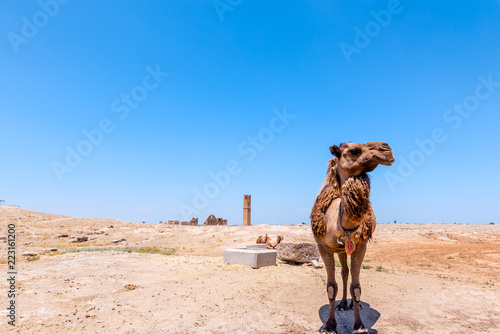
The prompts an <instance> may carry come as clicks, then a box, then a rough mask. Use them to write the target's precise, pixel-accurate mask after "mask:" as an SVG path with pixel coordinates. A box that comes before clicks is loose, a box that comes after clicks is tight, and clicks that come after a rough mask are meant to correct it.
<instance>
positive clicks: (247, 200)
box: [243, 195, 252, 226]
mask: <svg viewBox="0 0 500 334" xmlns="http://www.w3.org/2000/svg"><path fill="white" fill-rule="evenodd" d="M251 207H252V196H251V195H243V226H250V225H252V223H251V220H252V219H251V215H252V213H251Z"/></svg>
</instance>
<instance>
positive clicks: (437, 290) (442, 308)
mask: <svg viewBox="0 0 500 334" xmlns="http://www.w3.org/2000/svg"><path fill="white" fill-rule="evenodd" d="M0 222H1V225H0V226H1V235H0V236H5V235H6V234H7V225H8V224H9V223H15V224H16V230H17V240H16V241H17V249H16V252H17V262H16V266H17V268H16V269H17V271H18V276H17V290H18V291H17V292H18V294H17V297H16V301H17V315H18V318H17V320H16V326H15V327H12V326H10V325H8V324H7V317H6V315H7V311H6V307H7V305H8V304H7V303H8V298H7V291H8V286H7V282H6V280H5V279H4V280H2V281H1V284H0V291H1V292H0V295H1V297H0V302H1V305H2V306H1V308H0V309H1V310H3V311H0V314H1V315H2V317H1V319H2V320H1V323H0V332H2V333H7V332H15V333H68V332H74V333H317V332H318V330H319V329H320V328H321V326H322V325H323V323H324V321H325V320H326V319H325V318H326V316H327V312H328V306H327V297H326V292H325V288H324V283H323V278H325V271H324V269H313V268H312V267H310V266H306V265H303V266H298V265H289V264H284V263H279V264H278V265H277V266H274V267H265V268H260V269H252V268H249V267H245V266H240V265H225V264H224V263H223V261H222V255H223V252H224V249H226V248H229V247H240V246H245V245H248V244H252V243H254V242H255V239H256V237H257V236H258V235H261V234H265V233H267V234H269V235H271V236H273V237H274V236H275V235H276V234H280V235H282V236H284V237H285V242H313V237H312V234H311V231H310V226H305V225H301V226H269V225H257V226H250V227H242V226H237V227H233V226H212V227H208V226H207V227H205V226H199V227H190V226H175V227H170V226H166V225H163V224H162V225H159V224H154V225H153V224H137V223H129V222H124V221H116V220H110V219H91V218H71V217H65V216H58V215H51V214H44V213H37V212H33V211H27V210H23V209H20V208H15V207H8V206H0ZM96 232H97V233H96ZM60 234H68V235H69V236H70V237H71V236H74V237H78V236H88V237H89V241H86V242H81V243H69V242H68V240H69V239H70V238H59V237H58V235H60ZM122 238H124V239H126V241H124V242H120V243H113V240H119V239H122ZM90 247H91V248H96V247H99V248H106V249H107V250H106V251H99V252H69V251H68V250H71V249H75V248H77V249H83V250H85V249H87V250H88V249H89V248H90ZM127 247H128V248H130V249H132V248H133V249H138V248H143V247H150V248H151V249H153V250H154V249H157V250H158V249H161V250H168V249H171V248H175V250H176V251H175V254H174V255H164V254H150V253H136V252H123V251H120V249H122V250H123V249H124V248H127ZM51 248H57V249H58V250H57V251H49V250H50V249H51ZM151 249H150V251H151ZM25 252H35V253H38V255H37V256H35V257H26V256H22V254H23V253H25ZM28 260H30V261H28ZM0 263H1V264H2V269H3V272H4V277H6V276H7V244H6V243H4V242H0ZM365 265H366V266H367V267H366V268H367V269H364V270H362V272H361V284H362V288H363V295H362V300H363V306H364V308H363V310H362V311H361V314H362V317H363V321H364V322H365V325H367V326H368V327H369V328H371V329H370V333H381V334H383V333H391V334H396V333H479V332H480V333H500V299H499V297H500V294H499V289H498V288H499V285H500V281H499V277H500V227H499V226H498V225H482V226H474V225H407V224H387V225H382V224H379V225H378V226H377V230H376V232H375V237H374V240H373V242H372V243H371V244H370V245H369V249H368V253H367V257H366V261H365ZM369 267H371V268H369ZM337 277H338V280H339V279H340V273H338V276H337ZM338 315H340V316H341V317H342V318H343V319H344V320H345V321H346V323H347V325H348V328H349V329H352V318H353V314H352V311H342V312H339V313H338ZM337 320H338V330H339V334H340V333H348V332H347V331H346V329H345V328H344V326H343V323H342V320H341V318H337Z"/></svg>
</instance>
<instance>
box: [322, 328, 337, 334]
mask: <svg viewBox="0 0 500 334" xmlns="http://www.w3.org/2000/svg"><path fill="white" fill-rule="evenodd" d="M321 334H338V333H337V331H336V330H333V331H328V330H327V329H326V328H323V329H322V330H321Z"/></svg>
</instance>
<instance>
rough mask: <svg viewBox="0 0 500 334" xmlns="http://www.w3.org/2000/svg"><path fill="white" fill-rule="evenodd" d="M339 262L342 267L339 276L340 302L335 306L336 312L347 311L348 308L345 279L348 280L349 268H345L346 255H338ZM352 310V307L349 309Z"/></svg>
mask: <svg viewBox="0 0 500 334" xmlns="http://www.w3.org/2000/svg"><path fill="white" fill-rule="evenodd" d="M338 255H339V261H340V265H341V266H342V270H341V275H342V300H341V301H340V303H339V304H338V305H337V310H347V309H349V306H347V279H348V278H349V267H347V254H346V253H339V254H338ZM351 308H352V307H351Z"/></svg>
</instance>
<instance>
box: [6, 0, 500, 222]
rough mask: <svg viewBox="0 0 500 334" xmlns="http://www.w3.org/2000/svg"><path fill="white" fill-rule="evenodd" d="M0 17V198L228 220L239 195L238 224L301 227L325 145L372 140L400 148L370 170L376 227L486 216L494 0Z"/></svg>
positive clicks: (494, 150) (497, 16)
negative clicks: (246, 199)
mask: <svg viewBox="0 0 500 334" xmlns="http://www.w3.org/2000/svg"><path fill="white" fill-rule="evenodd" d="M0 12H1V13H2V14H1V18H2V19H1V20H0V68H1V77H0V112H1V118H0V120H1V122H0V143H1V146H0V147H1V151H0V152H1V153H0V157H1V162H2V163H1V165H0V173H1V174H0V199H4V200H6V202H7V204H17V205H20V206H21V207H23V208H26V209H31V210H36V211H44V212H50V213H59V214H66V215H72V216H86V217H99V218H116V219H123V220H129V221H143V220H144V221H147V222H158V221H160V220H162V221H165V220H168V219H179V220H182V219H190V218H191V216H197V217H199V218H200V222H203V221H204V220H205V218H206V217H207V216H208V215H209V214H211V213H213V214H215V215H216V216H217V217H224V218H227V219H228V222H229V224H236V225H238V224H241V223H242V204H243V195H244V194H250V195H252V214H253V215H252V219H253V223H271V224H272V223H276V224H298V223H301V222H307V223H309V218H308V217H309V213H310V209H311V207H312V204H313V202H314V199H315V197H316V194H317V192H318V190H319V187H320V185H321V183H322V181H323V179H324V176H325V172H326V167H327V163H328V160H329V159H330V158H331V155H330V152H329V150H328V148H329V146H331V145H333V144H338V143H340V142H347V141H353V142H368V141H385V142H387V143H389V144H390V146H391V147H392V148H393V151H394V154H395V156H396V162H395V163H394V165H393V166H392V167H385V166H380V167H379V168H378V169H377V170H375V171H374V172H373V173H372V174H371V176H372V204H373V207H374V209H375V213H376V215H377V218H378V221H379V222H381V223H383V222H392V221H393V220H394V219H396V220H397V221H401V222H409V223H415V222H416V223H424V222H429V223H433V222H436V223H437V222H446V223H453V222H457V223H461V222H467V223H489V222H492V221H493V222H496V223H500V219H499V218H500V205H498V198H499V195H498V189H499V188H500V178H499V177H498V174H497V172H498V171H497V169H498V167H499V166H500V156H499V153H500V149H499V147H500V135H499V123H500V122H499V121H500V115H499V111H500V25H499V24H498V22H500V2H499V1H496V0H495V1H494V0H489V1H488V0H482V1H423V0H422V1H409V0H402V1H400V2H398V1H393V0H391V1H371V2H369V3H368V2H363V3H353V1H344V0H342V1H309V2H307V1H289V0H288V1H272V2H269V1H248V0H244V1H237V0H232V1H229V0H220V1H216V2H214V1H168V0H161V1H147V2H146V1H142V2H140V1H113V2H105V3H103V2H102V1H76V0H73V1H68V0H65V1H62V0H59V2H56V0H41V1H40V2H37V1H14V0H6V1H2V4H1V5H0ZM277 115H279V117H278V116H277ZM85 133H87V135H85ZM88 136H90V137H91V139H88V138H87V137H88ZM417 142H419V143H420V146H419V144H417ZM422 143H423V144H422ZM422 145H423V146H422ZM421 146H422V148H421ZM68 152H71V153H68ZM75 152H76V153H75ZM77 154H78V156H75V155H77ZM221 171H223V172H221ZM226 173H227V174H226ZM213 175H218V178H219V180H218V181H219V183H218V184H217V183H215V182H213V180H212V179H213ZM216 178H217V177H216ZM198 192H199V193H201V195H200V194H199V193H198ZM188 216H189V217H188Z"/></svg>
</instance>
